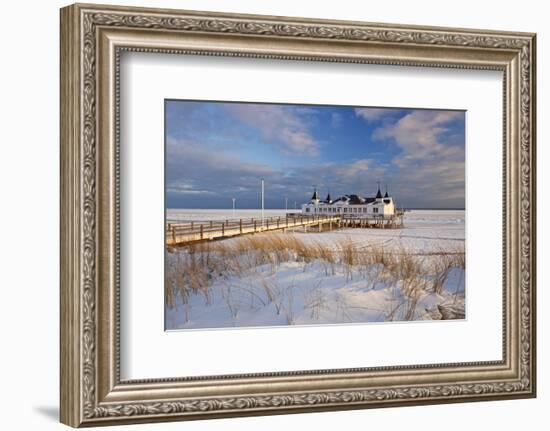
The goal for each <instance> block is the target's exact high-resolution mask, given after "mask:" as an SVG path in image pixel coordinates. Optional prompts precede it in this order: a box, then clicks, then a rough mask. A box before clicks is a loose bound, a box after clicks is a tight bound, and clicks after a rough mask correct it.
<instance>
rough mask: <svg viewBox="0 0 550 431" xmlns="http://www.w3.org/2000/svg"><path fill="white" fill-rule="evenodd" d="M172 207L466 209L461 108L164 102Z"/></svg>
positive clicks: (168, 191) (169, 204)
mask: <svg viewBox="0 0 550 431" xmlns="http://www.w3.org/2000/svg"><path fill="white" fill-rule="evenodd" d="M165 109H166V206H167V207H168V208H231V206H232V198H236V206H237V208H258V207H259V205H260V181H261V179H262V178H264V179H265V190H266V196H265V203H266V208H284V202H285V197H286V198H288V206H289V208H293V207H294V202H296V204H297V205H298V207H299V206H300V205H301V204H302V203H304V202H306V201H307V200H309V198H310V197H311V194H312V191H313V186H314V185H316V186H317V189H318V191H319V192H320V194H321V196H322V197H323V198H324V197H325V196H326V194H327V192H328V191H329V190H330V194H331V195H332V197H333V198H335V197H337V196H341V195H343V194H358V195H361V196H374V195H375V194H376V191H377V182H378V181H380V183H381V185H382V189H383V191H384V189H385V187H386V185H387V186H388V189H389V192H390V194H391V195H392V196H394V198H395V199H396V200H397V203H398V205H399V206H404V207H408V208H464V194H465V187H464V173H465V172H464V166H465V165H464V154H465V145H464V144H465V141H464V139H465V137H464V133H465V130H464V128H465V113H464V112H463V111H445V110H427V109H401V108H400V109H397V108H368V107H343V106H316V105H281V104H258V103H230V102H204V101H177V100H167V101H166V104H165Z"/></svg>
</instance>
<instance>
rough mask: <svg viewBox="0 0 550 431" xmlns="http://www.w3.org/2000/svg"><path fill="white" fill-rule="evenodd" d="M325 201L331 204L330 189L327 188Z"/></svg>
mask: <svg viewBox="0 0 550 431" xmlns="http://www.w3.org/2000/svg"><path fill="white" fill-rule="evenodd" d="M325 202H326V203H327V204H331V203H332V198H331V197H330V189H329V190H328V194H327V198H326V199H325Z"/></svg>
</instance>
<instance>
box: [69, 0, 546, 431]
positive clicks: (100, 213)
mask: <svg viewBox="0 0 550 431" xmlns="http://www.w3.org/2000/svg"><path fill="white" fill-rule="evenodd" d="M535 41H536V39H535V35H534V34H530V33H510V32H501V31H487V30H470V29H450V28H434V27H415V26H405V25H389V24H372V23H362V22H341V21H322V20H312V19H302V18H281V17H271V16H253V15H235V14H218V13H210V12H195V11H177V10H162V9H144V8H128V7H115V6H99V5H80V4H76V5H72V6H68V7H66V8H63V9H62V10H61V225H60V227H61V297H60V299H61V400H60V407H61V409H60V416H61V417H60V420H61V422H63V423H65V424H67V425H70V426H73V427H79V426H98V425H112V424H122V423H137V422H153V421H175V420H185V419H203V418H204V419H206V418H217V417H230V416H249V415H267V414H283V413H298V412H313V411H323V410H343V409H359V408H375V407H388V406H407V405H415V404H435V403H451V402H464V401H483V400H496V399H510V398H528V397H534V396H535V393H536V391H535V388H536V366H535V365H536V346H535V338H536V337H535V309H536V307H535V273H536V271H535V263H536V262H535V249H536V244H535V237H536V235H535V233H536V232H535V229H536V225H535V213H536V207H535V77H536V75H535ZM123 52H142V53H170V54H174V55H179V54H186V55H202V56H217V57H220V58H223V57H243V58H245V57H246V58H256V59H278V60H285V61H295V60H300V61H307V62H329V63H363V64H376V65H392V66H400V67H403V68H407V67H426V68H453V69H459V70H460V69H464V70H466V69H475V70H496V71H500V72H502V75H503V82H502V89H503V91H502V97H503V101H502V106H503V109H504V112H503V118H504V121H503V124H502V128H503V129H502V130H503V137H504V139H503V143H502V145H503V154H504V157H503V184H504V187H503V190H502V209H503V220H502V225H503V241H502V244H503V248H502V249H501V250H495V253H502V255H503V280H504V282H503V286H502V298H503V309H502V316H503V326H502V334H503V337H502V352H503V355H502V358H501V359H500V360H495V361H480V362H468V363H435V364H431V365H420V364H419V365H407V366H379V367H363V368H345V367H341V368H335V369H322V370H309V371H301V370H288V371H285V372H279V371H278V372H272V373H244V374H237V375H235V374H232V375H223V376H199V377H196V376H195V377H190V376H185V375H182V376H173V377H172V378H168V379H147V380H124V379H121V373H120V369H121V368H120V367H121V361H120V353H121V332H120V326H119V325H120V321H119V320H120V315H119V313H120V274H119V264H120V244H119V242H120V237H119V231H120V217H119V202H120V194H119V193H120V190H119V187H118V185H119V184H118V181H119V179H118V176H119V172H118V171H119V158H120V157H121V155H120V152H119V148H120V130H119V115H120V113H119V110H120V104H119V98H120V94H119V88H120V87H119V85H120V73H119V72H120V55H121V53H123ZM161 144H162V143H161ZM495 222H499V220H495ZM158 289H159V292H160V295H162V291H163V287H162V286H159V287H158Z"/></svg>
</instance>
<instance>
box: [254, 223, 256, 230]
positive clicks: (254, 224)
mask: <svg viewBox="0 0 550 431" xmlns="http://www.w3.org/2000/svg"><path fill="white" fill-rule="evenodd" d="M254 232H256V220H254Z"/></svg>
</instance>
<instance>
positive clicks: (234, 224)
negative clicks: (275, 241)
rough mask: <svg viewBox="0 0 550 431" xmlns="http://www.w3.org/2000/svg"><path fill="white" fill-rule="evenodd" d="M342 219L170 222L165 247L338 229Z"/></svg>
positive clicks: (302, 218) (295, 218)
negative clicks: (247, 235) (239, 236)
mask: <svg viewBox="0 0 550 431" xmlns="http://www.w3.org/2000/svg"><path fill="white" fill-rule="evenodd" d="M339 222H340V216H336V215H334V216H324V215H322V216H321V215H319V216H301V215H298V216H294V217H291V216H286V217H266V218H264V220H263V223H262V220H261V219H257V218H247V219H240V220H224V221H208V222H185V223H168V224H167V225H166V244H167V245H182V244H187V243H191V242H196V241H204V240H212V239H220V238H228V237H232V236H237V235H245V234H251V233H257V232H272V231H277V230H278V231H282V232H284V231H286V230H287V229H292V230H294V229H303V230H304V231H305V232H307V231H308V229H315V228H317V230H318V231H319V232H320V231H322V230H323V228H325V229H326V228H328V229H329V230H330V229H333V228H336V227H339Z"/></svg>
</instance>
